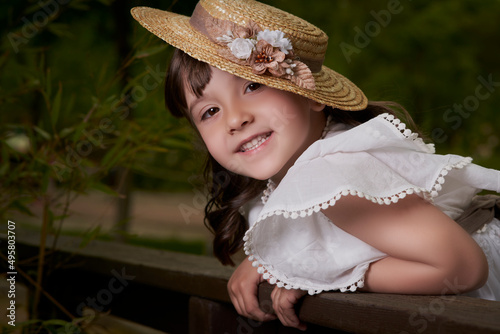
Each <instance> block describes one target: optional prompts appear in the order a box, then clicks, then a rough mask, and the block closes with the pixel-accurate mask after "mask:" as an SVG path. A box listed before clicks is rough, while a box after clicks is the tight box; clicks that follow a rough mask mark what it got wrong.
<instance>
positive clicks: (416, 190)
mask: <svg viewBox="0 0 500 334" xmlns="http://www.w3.org/2000/svg"><path fill="white" fill-rule="evenodd" d="M380 116H381V117H383V118H384V119H385V120H387V121H389V122H391V123H392V124H393V125H394V126H395V127H396V128H397V129H398V130H399V131H400V132H401V133H402V134H403V135H404V136H405V138H407V139H410V140H413V141H414V142H415V143H416V144H417V145H419V146H421V147H422V148H423V149H424V150H425V151H427V152H429V151H430V150H432V151H434V146H433V145H427V144H425V143H424V141H423V140H422V139H421V138H420V137H419V136H418V134H416V133H413V132H412V131H411V130H409V129H406V125H405V124H404V123H401V121H400V120H399V119H397V118H395V117H394V116H393V115H390V114H388V113H387V114H382V115H380ZM471 162H472V158H470V157H466V158H463V159H462V160H461V161H459V162H457V163H454V164H449V165H447V166H445V167H443V168H442V169H441V171H440V173H439V175H438V177H437V178H436V179H435V181H434V184H433V186H432V187H431V189H430V190H427V189H425V188H421V187H416V186H414V187H410V188H408V189H405V190H403V191H401V192H399V193H395V194H393V195H392V196H387V197H379V196H371V195H370V194H365V193H364V192H363V191H358V190H354V189H344V190H342V191H340V192H338V193H337V194H335V195H334V196H332V198H331V199H330V200H328V201H326V202H323V203H319V204H317V205H315V206H313V207H310V208H308V209H305V210H300V211H286V210H275V211H271V212H268V213H265V214H263V215H261V216H259V218H258V220H257V221H256V222H255V224H254V225H253V226H252V228H250V229H249V230H248V231H247V232H246V233H245V236H244V237H243V241H244V242H245V243H244V247H243V249H244V251H245V254H246V255H247V256H249V257H248V260H249V261H252V266H254V267H256V268H257V271H258V272H259V273H260V274H262V275H263V278H264V279H265V280H267V281H268V282H269V283H271V284H276V285H277V286H278V287H284V288H285V289H301V290H307V291H308V293H309V294H311V295H313V294H318V293H320V292H322V291H324V289H323V290H322V289H315V288H314V287H307V286H305V285H302V286H297V285H292V284H289V283H287V282H286V278H285V279H279V278H278V277H279V276H284V275H281V274H280V273H276V272H274V270H273V269H272V268H266V267H265V266H263V265H262V264H260V263H259V261H258V260H256V259H255V256H254V253H255V252H254V250H253V249H252V247H251V239H252V231H253V229H254V228H255V227H257V226H258V225H259V223H260V222H261V221H262V220H264V219H266V218H268V217H271V216H273V215H278V216H279V215H283V217H284V218H291V219H296V218H298V217H306V216H311V215H312V214H313V213H318V212H319V211H320V210H324V209H327V208H328V207H330V206H333V205H335V203H336V202H337V201H338V200H339V199H341V198H342V196H348V195H352V196H358V197H360V198H366V199H367V200H370V201H372V202H373V203H378V204H381V205H384V204H385V205H390V204H392V203H397V202H398V201H399V200H400V199H403V198H405V197H406V196H407V195H412V194H417V195H419V196H420V197H422V198H424V199H425V200H428V201H430V202H432V201H433V198H434V197H436V196H438V193H439V191H441V189H442V185H443V184H444V182H445V176H446V175H448V173H449V171H450V170H452V169H462V168H464V167H465V166H467V165H468V164H470V163H471ZM274 189H275V184H274V183H273V182H272V181H270V182H268V187H267V189H266V190H264V193H263V196H262V202H263V203H264V204H265V203H266V202H267V200H268V198H269V196H270V195H271V193H272V192H273V190H274ZM277 276H278V277H277ZM363 286H364V273H363V276H361V277H360V278H359V277H358V278H356V279H355V280H354V282H353V283H349V284H347V285H346V286H344V287H340V288H331V289H328V290H333V289H339V290H340V291H341V292H346V291H351V292H354V291H356V289H357V288H362V287H363Z"/></svg>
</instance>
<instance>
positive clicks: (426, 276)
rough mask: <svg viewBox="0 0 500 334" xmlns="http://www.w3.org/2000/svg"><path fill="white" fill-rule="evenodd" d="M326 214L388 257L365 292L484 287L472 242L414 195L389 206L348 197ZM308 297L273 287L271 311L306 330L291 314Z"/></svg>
mask: <svg viewBox="0 0 500 334" xmlns="http://www.w3.org/2000/svg"><path fill="white" fill-rule="evenodd" d="M323 212H324V213H325V215H326V216H327V217H328V218H329V219H330V220H331V221H332V222H333V223H334V224H335V225H337V226H338V227H340V228H341V229H343V230H344V231H346V232H347V233H349V234H351V235H353V236H355V237H357V238H359V239H361V240H363V241H364V242H366V243H367V244H370V245H371V246H373V247H375V248H377V249H378V250H380V251H382V252H384V253H386V254H387V255H388V256H387V257H385V258H383V259H381V260H379V261H376V262H374V263H372V264H371V265H370V268H369V269H368V271H367V273H366V275H365V287H364V288H363V290H365V291H372V292H384V293H403V294H447V293H460V292H465V291H468V290H473V289H476V288H479V287H481V286H482V285H483V284H484V283H485V282H486V279H487V277H488V264H487V262H486V257H485V256H484V253H483V251H482V250H481V248H480V247H479V246H478V245H477V243H476V242H475V241H474V239H472V238H471V237H470V236H469V235H468V234H467V232H465V230H463V229H462V228H461V227H460V226H459V225H458V224H457V223H456V222H454V221H453V220H451V219H450V218H449V217H448V216H446V215H445V214H444V213H442V212H441V211H440V210H439V209H437V208H436V207H434V206H433V205H432V204H429V203H427V202H426V201H424V200H423V199H421V198H420V197H418V196H416V195H412V196H408V197H406V198H405V199H402V200H400V201H398V202H397V203H395V204H391V205H380V204H376V203H372V202H370V201H367V200H366V199H363V198H359V197H354V196H348V197H344V198H342V199H341V200H339V201H337V204H336V205H335V206H333V207H330V208H328V209H326V210H324V211H323ZM277 290H280V291H277ZM304 294H305V292H303V291H301V290H285V289H283V288H281V289H278V288H275V291H274V292H273V307H274V310H275V311H276V314H277V315H278V317H279V318H280V320H281V322H282V323H283V324H284V325H285V326H290V327H296V328H299V329H304V328H305V325H304V324H303V323H302V322H300V320H299V318H298V317H297V315H296V314H295V311H294V309H293V304H294V303H296V301H297V300H298V299H299V298H301V297H302V296H303V295H304Z"/></svg>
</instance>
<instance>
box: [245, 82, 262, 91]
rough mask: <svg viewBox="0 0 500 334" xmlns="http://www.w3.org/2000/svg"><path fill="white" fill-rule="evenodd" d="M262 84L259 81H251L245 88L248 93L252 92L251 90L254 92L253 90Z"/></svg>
mask: <svg viewBox="0 0 500 334" xmlns="http://www.w3.org/2000/svg"><path fill="white" fill-rule="evenodd" d="M261 86H262V85H261V84H260V83H258V82H251V83H249V84H248V86H247V88H246V89H245V92H246V93H250V92H253V91H256V90H257V89H259V88H260V87H261Z"/></svg>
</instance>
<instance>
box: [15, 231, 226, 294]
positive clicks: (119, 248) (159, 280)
mask: <svg viewBox="0 0 500 334" xmlns="http://www.w3.org/2000/svg"><path fill="white" fill-rule="evenodd" d="M59 239H60V240H59V242H58V253H59V255H63V256H68V257H69V256H71V257H72V258H71V262H73V263H79V267H80V268H81V269H82V270H88V271H89V272H95V273H99V274H102V275H107V276H110V275H111V271H112V270H115V271H118V274H119V275H125V276H127V277H133V280H134V281H135V282H138V283H143V284H147V285H151V286H155V287H158V288H163V289H167V290H173V291H177V292H181V293H186V294H189V295H195V296H201V297H206V298H210V299H214V300H219V301H224V302H230V298H229V295H228V293H227V287H226V285H227V281H228V279H229V277H230V276H231V274H232V272H233V270H234V268H232V267H227V266H223V265H221V264H220V263H219V262H218V261H217V260H216V259H215V258H213V257H208V256H197V255H191V254H184V253H176V252H168V251H163V250H156V249H149V248H144V247H138V246H130V245H126V244H120V243H113V242H105V241H98V240H94V241H92V242H90V243H89V244H88V245H86V246H85V247H83V248H81V247H80V242H81V239H80V238H75V237H60V238H59ZM38 242H39V236H38V235H37V234H36V233H25V232H24V231H23V233H22V234H21V233H19V235H18V236H17V243H18V245H21V244H22V245H25V247H26V246H27V247H31V252H32V253H33V254H36V253H37V251H38ZM51 244H52V237H49V240H48V241H47V245H51Z"/></svg>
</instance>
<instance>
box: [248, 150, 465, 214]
mask: <svg viewBox="0 0 500 334" xmlns="http://www.w3.org/2000/svg"><path fill="white" fill-rule="evenodd" d="M471 162H472V158H470V157H467V158H463V159H462V160H461V161H459V162H457V163H455V164H450V165H447V166H445V167H443V169H442V170H441V172H440V173H439V176H438V177H437V178H436V180H435V181H434V185H433V186H432V188H431V189H430V190H427V189H425V188H421V187H410V188H408V189H405V190H403V191H401V192H399V193H396V194H393V195H392V196H386V197H379V196H372V195H370V194H365V193H364V192H362V191H359V190H354V189H344V190H342V191H340V192H339V193H337V194H335V195H334V196H332V198H331V199H330V200H328V201H326V202H323V203H319V204H316V205H315V206H312V207H310V208H308V209H305V210H300V211H287V210H275V211H271V212H267V213H265V214H263V215H261V216H259V218H258V219H257V222H256V223H258V222H260V221H261V220H263V219H265V218H268V217H270V216H274V215H278V216H280V215H283V217H284V218H292V219H296V218H298V217H301V218H304V217H307V216H310V215H312V214H314V213H317V212H319V211H320V210H325V209H328V208H329V207H330V206H334V205H335V203H336V202H337V201H338V200H339V199H341V198H342V197H343V196H348V195H351V196H358V197H361V198H366V199H367V200H369V201H372V202H373V203H378V204H386V205H389V204H392V203H397V202H398V201H399V200H400V199H403V198H405V197H406V196H407V195H412V194H417V195H419V196H420V197H422V198H424V199H425V200H427V201H430V202H432V200H433V198H434V197H436V196H438V193H439V191H441V189H442V188H443V186H442V185H443V184H444V182H445V178H444V177H445V176H446V175H448V172H449V171H450V170H452V169H462V168H464V167H465V166H467V165H468V164H470V163H471ZM267 190H268V192H267V193H266V196H265V199H266V200H267V198H269V192H270V191H269V189H267ZM263 200H264V196H263Z"/></svg>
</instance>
